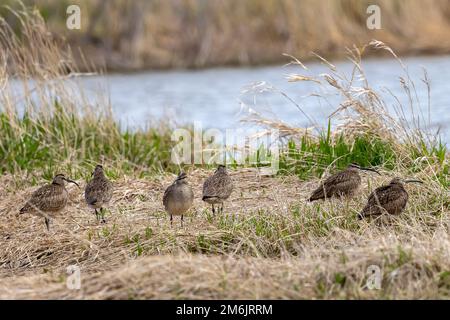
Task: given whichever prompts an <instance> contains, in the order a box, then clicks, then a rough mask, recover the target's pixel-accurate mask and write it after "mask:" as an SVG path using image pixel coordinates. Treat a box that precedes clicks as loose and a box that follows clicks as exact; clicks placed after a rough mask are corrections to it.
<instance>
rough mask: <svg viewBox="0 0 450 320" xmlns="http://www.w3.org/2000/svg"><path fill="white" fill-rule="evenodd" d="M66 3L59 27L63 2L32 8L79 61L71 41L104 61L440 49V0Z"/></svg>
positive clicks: (275, 58)
mask: <svg viewBox="0 0 450 320" xmlns="http://www.w3.org/2000/svg"><path fill="white" fill-rule="evenodd" d="M24 2H25V3H26V4H36V1H32V0H26V1H24ZM7 3H9V4H10V5H12V6H14V3H16V1H15V0H8V1H7ZM70 4H78V5H79V6H80V8H81V13H82V15H81V19H82V20H81V22H82V24H81V30H72V31H71V30H67V28H66V21H65V19H66V17H67V14H66V9H67V6H68V5H69V3H66V2H65V1H38V2H37V5H36V8H37V9H39V11H40V12H41V14H42V15H43V17H44V18H45V20H46V21H47V23H48V25H49V27H50V30H51V32H53V34H54V36H55V37H56V38H57V39H60V38H64V39H66V40H67V41H68V42H69V43H70V44H71V45H72V47H73V48H75V50H74V54H75V56H76V60H77V63H78V65H79V67H80V68H85V64H84V61H83V59H82V58H81V56H79V55H78V49H77V48H78V47H81V49H82V51H83V52H84V56H85V57H88V60H89V62H90V63H92V64H93V65H95V66H96V68H97V69H98V68H103V67H105V68H106V69H107V70H110V71H112V70H115V71H133V70H142V69H171V68H205V67H213V66H250V65H266V64H274V63H277V64H279V63H284V62H285V59H284V57H283V56H282V53H289V54H292V55H294V56H301V57H305V58H306V57H311V58H312V56H311V55H310V52H311V51H314V52H316V53H318V54H320V55H323V56H327V57H328V58H331V57H335V58H345V55H346V51H345V47H351V46H352V45H353V44H356V45H362V44H364V43H367V42H369V41H370V40H372V39H378V40H381V41H383V42H386V43H389V44H390V45H391V47H392V48H393V49H394V50H395V52H397V53H398V54H400V55H417V54H445V53H450V41H449V37H448V34H449V33H450V20H449V19H448V17H449V12H450V4H449V3H448V1H446V0H425V1H424V0H409V1H391V0H377V1H366V0H364V1H361V0H323V1H295V0H266V1H245V2H242V1H239V0H229V1H200V0H190V1H183V2H182V3H180V2H179V1H175V0H169V1H141V2H136V1H131V2H130V1H123V0H115V1H101V0H93V1H91V0H89V1H88V0H76V1H71V2H70ZM374 4H375V5H378V6H379V7H380V10H381V29H380V30H369V29H368V28H367V26H366V20H367V18H368V17H369V14H367V13H366V10H367V8H368V6H369V5H374ZM15 6H16V7H17V4H16V5H15ZM0 12H1V13H2V15H3V16H6V17H7V19H8V21H9V22H10V24H11V25H12V26H13V28H14V30H18V29H20V23H18V22H17V20H16V19H15V17H14V16H13V15H12V14H8V11H7V10H5V9H3V10H1V11H0ZM61 42H62V43H64V42H65V41H61ZM371 54H380V52H375V51H373V52H371Z"/></svg>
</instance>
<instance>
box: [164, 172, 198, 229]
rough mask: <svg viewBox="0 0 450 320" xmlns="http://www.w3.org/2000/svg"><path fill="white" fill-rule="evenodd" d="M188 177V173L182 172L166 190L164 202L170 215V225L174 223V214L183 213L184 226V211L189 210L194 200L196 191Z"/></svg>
mask: <svg viewBox="0 0 450 320" xmlns="http://www.w3.org/2000/svg"><path fill="white" fill-rule="evenodd" d="M186 178H187V175H186V173H184V172H181V173H180V174H179V175H178V177H177V178H176V179H175V181H174V182H173V183H172V184H171V185H170V186H168V187H167V189H166V191H165V192H164V196H163V204H164V208H165V209H166V211H167V213H168V214H169V215H170V225H172V223H173V216H179V215H181V226H183V217H184V213H186V211H188V210H189V208H190V207H191V206H192V203H193V202H194V192H193V191H192V188H191V186H190V185H189V184H188V183H187V181H186Z"/></svg>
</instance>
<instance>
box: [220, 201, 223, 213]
mask: <svg viewBox="0 0 450 320" xmlns="http://www.w3.org/2000/svg"><path fill="white" fill-rule="evenodd" d="M220 213H223V202H222V205H221V206H220Z"/></svg>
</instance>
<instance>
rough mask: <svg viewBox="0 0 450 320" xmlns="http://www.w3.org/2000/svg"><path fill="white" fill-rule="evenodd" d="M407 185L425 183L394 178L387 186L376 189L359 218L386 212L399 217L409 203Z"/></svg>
mask: <svg viewBox="0 0 450 320" xmlns="http://www.w3.org/2000/svg"><path fill="white" fill-rule="evenodd" d="M406 183H423V182H422V181H420V180H412V179H411V180H403V179H400V178H394V179H392V181H391V182H390V183H389V184H388V185H385V186H381V187H379V188H376V189H375V190H374V191H373V192H372V193H371V194H370V196H369V199H368V201H367V204H366V206H365V207H364V209H363V210H362V211H361V213H359V214H358V218H359V219H362V218H364V217H368V216H374V215H376V216H377V215H381V214H383V213H385V212H387V213H388V214H393V215H398V214H400V213H401V212H402V211H403V210H404V209H405V207H406V203H407V202H408V198H409V195H408V192H407V191H406V190H405V187H404V184H406Z"/></svg>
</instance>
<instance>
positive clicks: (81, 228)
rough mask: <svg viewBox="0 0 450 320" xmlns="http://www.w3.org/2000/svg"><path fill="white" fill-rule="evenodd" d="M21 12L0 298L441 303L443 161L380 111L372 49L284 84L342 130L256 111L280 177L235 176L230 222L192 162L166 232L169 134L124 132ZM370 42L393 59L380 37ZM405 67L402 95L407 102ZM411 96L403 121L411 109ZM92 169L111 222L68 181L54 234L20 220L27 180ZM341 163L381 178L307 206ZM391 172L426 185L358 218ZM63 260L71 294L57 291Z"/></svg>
mask: <svg viewBox="0 0 450 320" xmlns="http://www.w3.org/2000/svg"><path fill="white" fill-rule="evenodd" d="M19 18H20V19H21V21H22V28H23V29H22V30H21V32H20V34H21V35H22V36H20V37H16V36H15V34H16V32H15V30H14V28H11V29H8V28H7V27H5V25H3V26H2V29H1V30H2V32H0V49H1V50H0V68H1V69H0V87H1V88H2V92H1V96H0V110H1V111H0V112H1V113H0V136H1V139H0V156H1V157H0V170H1V176H0V239H2V240H1V241H2V248H1V250H0V279H1V281H0V282H1V285H0V298H28V299H36V298H39V299H48V298H68V299H71V298H93V299H103V298H110V299H162V298H174V299H175V298H203V299H211V298H257V299H258V298H288V299H295V298H307V299H314V298H319V299H320V298H333V299H342V298H350V299H352V298H365V299H374V298H391V299H395V298H406V299H411V298H448V297H449V292H450V282H449V279H450V278H449V273H450V259H449V255H448V250H447V248H448V245H449V239H448V230H449V227H450V216H449V213H450V201H449V194H448V187H449V178H448V166H449V163H448V160H449V157H448V152H447V149H446V147H445V146H444V145H443V144H442V143H440V140H439V136H438V135H436V134H434V133H433V132H430V131H428V129H427V126H426V125H423V124H424V123H425V124H426V122H423V121H417V118H415V117H413V119H412V121H407V120H411V119H407V118H404V117H401V116H400V117H395V116H393V115H391V114H390V113H389V112H388V111H387V106H386V103H385V102H384V100H383V96H382V95H380V94H379V93H378V92H376V91H374V90H373V89H372V88H371V87H370V85H369V83H367V81H366V79H365V77H364V71H363V68H362V66H361V61H362V57H363V53H364V52H366V51H367V50H362V49H358V48H353V50H351V51H350V52H349V55H350V58H351V59H352V61H354V66H355V68H354V70H353V73H352V74H351V75H345V74H342V73H340V71H339V70H337V69H336V68H335V67H334V66H333V65H332V64H330V63H329V62H327V61H326V60H322V61H323V63H324V64H326V65H328V66H329V69H330V70H329V72H328V73H324V74H321V75H311V74H308V70H307V69H306V68H304V66H303V64H302V63H301V62H300V61H298V60H294V61H293V63H295V64H297V66H298V68H299V69H298V74H291V75H289V76H288V79H287V80H289V81H292V82H293V84H292V85H302V82H303V81H313V82H314V83H316V84H317V85H318V86H319V87H323V86H326V87H327V88H334V90H336V92H337V93H339V94H340V95H341V96H342V103H341V105H340V106H336V107H337V110H336V112H335V113H334V114H333V116H332V117H331V118H330V123H331V122H332V123H339V125H338V126H336V127H332V126H331V125H329V124H328V125H324V126H320V125H319V124H314V126H312V128H298V127H292V126H289V125H288V124H285V123H281V122H279V121H274V120H273V119H267V118H264V117H263V116H262V115H260V114H257V113H252V114H251V115H249V116H248V117H247V118H245V119H244V120H245V121H246V122H251V123H252V124H257V125H259V126H260V127H261V129H262V130H263V129H266V130H270V129H274V128H276V129H278V130H279V131H280V136H281V139H280V141H279V143H280V149H281V154H280V169H281V170H280V171H279V174H278V175H275V176H267V175H261V174H260V171H259V170H257V169H256V168H254V167H245V166H242V167H241V166H240V167H237V166H230V169H229V170H230V174H231V176H232V178H233V181H234V184H235V189H234V192H233V194H232V196H231V198H230V200H229V201H228V202H227V203H226V205H225V212H224V214H223V215H217V216H213V215H212V214H211V212H210V210H209V206H208V205H205V204H204V203H203V202H202V201H201V196H200V195H201V190H202V183H203V181H204V180H205V178H206V177H207V176H208V175H210V174H211V172H212V169H211V168H204V167H194V166H186V167H185V170H186V171H187V173H188V177H189V183H190V184H191V186H192V188H193V191H194V194H195V200H194V205H193V207H192V209H191V210H190V212H189V214H188V216H187V217H186V221H185V227H183V228H181V227H180V226H179V224H178V223H179V221H178V220H175V223H174V226H173V227H171V226H170V222H169V220H168V218H167V215H166V213H165V212H164V208H163V206H162V195H163V193H164V190H165V188H166V187H167V186H168V185H169V184H170V183H171V181H172V180H173V178H174V174H173V173H174V172H176V171H178V167H177V166H174V165H172V164H171V163H170V161H169V159H170V151H171V148H172V146H173V142H172V141H171V139H170V133H171V130H172V129H173V127H174V126H175V125H174V124H170V123H168V124H164V125H159V126H153V127H151V128H149V129H148V130H141V131H133V130H126V128H121V127H120V125H119V124H118V123H117V122H115V121H114V117H113V114H112V112H111V108H110V106H109V105H108V103H107V100H108V99H107V97H106V99H105V97H102V96H101V95H100V96H99V97H98V99H95V100H94V101H92V100H89V99H87V98H86V97H85V95H84V93H83V92H84V91H83V88H82V87H80V86H79V85H78V82H77V81H76V80H77V77H78V76H79V69H78V68H77V66H76V64H75V63H74V60H73V57H72V56H71V54H70V51H67V52H65V51H61V50H60V49H59V45H58V43H55V39H54V38H53V37H52V36H51V35H50V34H48V33H46V32H42V31H45V30H46V25H45V24H44V21H43V20H42V19H41V18H40V16H39V15H36V14H32V13H29V12H26V13H23V14H19ZM369 47H371V48H373V49H374V50H375V49H377V50H384V51H386V52H389V51H390V48H389V47H387V46H385V45H384V44H382V43H381V42H372V43H371V44H370V45H368V46H367V47H366V48H367V49H368V48H369ZM391 54H392V52H391ZM398 61H399V63H400V64H401V63H402V62H401V60H398ZM404 71H405V73H406V74H405V75H403V76H402V78H401V79H402V80H401V81H403V84H404V88H405V94H407V95H408V94H409V95H410V96H409V97H414V96H415V93H414V90H415V85H414V83H413V81H412V79H411V78H410V77H409V75H408V73H407V69H406V68H405V69H404ZM356 79H357V80H356ZM425 79H426V77H425ZM425 85H427V81H425ZM17 86H19V87H20V88H21V91H20V92H21V94H20V95H17V91H16V90H15V89H17ZM408 100H409V101H411V105H408V106H399V108H400V109H398V110H397V109H396V110H397V111H398V112H399V114H400V115H402V110H403V114H405V113H406V114H407V113H408V111H407V110H417V109H416V108H417V105H416V99H414V98H411V99H408ZM21 108H22V109H21ZM401 108H403V109H401ZM415 114H419V115H420V113H415ZM299 116H301V115H300V112H299ZM98 162H102V163H104V164H105V168H107V172H106V173H107V175H108V176H109V177H110V178H111V180H112V181H113V182H114V189H115V190H114V195H113V200H112V203H111V206H110V208H109V209H108V211H107V213H106V218H107V221H108V222H107V224H99V223H97V222H96V219H95V216H94V215H93V214H92V212H91V211H90V210H89V209H88V208H87V207H86V205H85V202H84V196H83V192H82V191H80V190H79V189H77V188H76V187H74V186H70V187H68V191H69V197H70V201H69V203H68V205H67V207H66V209H65V210H64V212H63V213H62V214H61V215H60V216H59V217H58V218H56V219H55V221H54V231H53V232H51V233H48V232H46V231H45V228H44V223H43V221H42V219H39V218H37V217H34V216H31V215H21V216H19V215H18V211H19V209H20V207H21V205H22V204H23V203H24V201H26V200H27V199H28V198H29V197H30V195H31V194H32V192H33V191H34V190H36V184H38V185H41V184H43V183H45V182H47V181H48V180H49V179H50V178H51V176H52V175H54V174H55V173H56V172H64V173H66V174H68V175H70V176H71V177H73V178H75V179H77V181H78V182H79V183H80V184H81V189H83V188H84V187H85V180H86V178H88V177H89V175H90V172H91V170H92V168H93V166H94V164H96V163H98ZM349 162H358V163H360V164H361V165H367V166H376V167H377V168H378V170H379V171H380V172H381V176H378V175H371V174H363V176H362V178H363V179H362V181H363V182H362V188H361V192H359V193H358V194H357V195H356V196H355V197H354V198H352V199H349V200H348V201H339V200H336V199H333V200H331V201H326V202H317V203H309V202H307V201H306V199H307V198H308V196H309V195H310V192H311V190H312V189H314V188H316V187H317V185H318V184H319V182H320V178H321V177H322V176H326V175H328V174H329V173H330V172H335V171H337V170H338V169H339V168H342V167H344V166H345V165H347V164H348V163H349ZM394 176H400V177H414V178H418V179H421V180H422V181H424V185H423V186H422V185H420V186H419V185H408V187H407V188H408V192H409V195H410V200H409V202H408V206H407V208H406V210H405V211H404V212H403V213H402V214H401V215H399V216H397V217H385V216H383V217H381V218H378V219H375V220H367V221H366V220H363V221H358V220H357V219H356V215H357V213H358V212H360V210H361V208H362V207H363V206H364V204H365V202H366V199H367V196H368V195H369V193H370V192H371V191H372V190H373V189H374V188H376V187H378V186H380V185H383V184H386V183H388V181H389V180H390V179H391V178H392V177H394ZM73 264H76V265H78V266H79V267H80V268H81V276H82V283H81V290H68V289H67V287H66V279H67V274H66V268H67V266H69V265H73ZM371 265H376V266H378V267H379V268H380V269H381V272H382V273H381V280H382V281H381V288H380V290H369V289H368V288H367V285H366V284H367V280H368V276H369V274H368V273H367V272H368V267H369V266H371ZM249 279H251V281H250V280H249Z"/></svg>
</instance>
